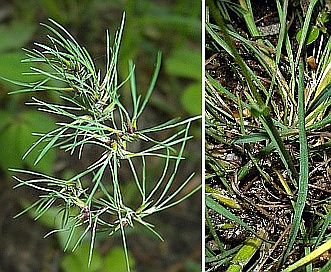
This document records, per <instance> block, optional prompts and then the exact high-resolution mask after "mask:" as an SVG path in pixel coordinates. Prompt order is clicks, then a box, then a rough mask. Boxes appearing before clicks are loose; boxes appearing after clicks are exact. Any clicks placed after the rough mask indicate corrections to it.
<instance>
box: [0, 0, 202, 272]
mask: <svg viewBox="0 0 331 272" xmlns="http://www.w3.org/2000/svg"><path fill="white" fill-rule="evenodd" d="M0 4H1V9H0V37H1V42H0V76H3V77H6V78H9V79H14V80H17V81H27V80H29V78H28V77H27V76H26V75H23V73H24V72H27V71H29V64H26V63H21V60H22V59H24V58H25V55H24V52H23V51H22V50H21V48H22V47H25V48H29V49H31V48H33V43H34V42H47V39H46V34H47V33H46V31H45V29H44V28H43V27H41V26H40V25H39V23H40V22H44V23H47V18H52V19H55V20H56V21H57V22H59V23H61V24H62V25H63V26H65V27H66V28H67V29H68V30H69V32H70V33H71V34H72V35H73V36H74V37H75V38H76V39H77V40H78V41H79V43H80V44H81V45H83V46H84V47H86V48H87V49H88V51H89V52H90V53H91V55H92V56H93V57H94V60H95V62H96V63H97V65H98V66H99V67H101V68H102V65H103V63H104V57H105V30H106V29H109V30H110V33H112V34H113V33H114V32H115V31H116V29H117V28H118V26H119V24H120V21H121V17H122V13H123V11H125V12H126V22H125V30H124V37H123V41H122V46H121V51H120V63H119V73H120V76H121V78H122V80H123V79H124V78H125V77H126V76H127V71H128V69H127V67H128V61H129V59H132V60H133V61H134V63H135V65H136V79H137V86H138V91H141V92H143V91H144V90H146V89H147V86H148V84H149V81H150V78H151V75H152V72H153V69H154V65H155V61H156V55H157V52H158V51H161V52H162V53H163V62H162V69H161V74H160V77H159V79H158V82H157V85H156V88H155V90H154V93H153V95H152V98H151V101H150V105H149V107H148V108H149V109H148V112H147V116H146V118H145V123H146V124H147V125H146V126H148V124H152V123H153V124H157V123H160V122H162V121H165V120H168V119H171V118H174V117H178V116H180V117H182V118H185V117H188V116H192V115H199V114H201V93H202V91H201V74H202V71H201V67H202V61H201V40H202V39H201V2H200V1H189V0H178V1H165V0H164V1H161V0H159V1H151V0H140V1H130V0H119V1H110V0H109V1H106V0H92V1H87V0H81V1H78V0H74V1H71V0H24V1H18V0H17V1H10V0H9V1H0ZM15 88H17V87H16V86H14V85H11V84H9V83H6V82H5V81H0V105H1V108H0V143H1V148H0V173H1V175H0V177H1V180H0V205H1V207H2V208H1V210H0V231H1V233H0V249H1V250H0V271H4V272H7V271H22V272H29V271H71V272H72V271H80V272H83V271H100V272H101V271H125V270H124V267H125V266H124V257H123V253H122V249H121V243H120V237H115V238H108V237H107V236H105V237H104V238H103V239H100V241H99V242H98V243H97V248H96V251H95V255H94V261H93V263H92V266H91V267H90V269H87V261H86V254H87V252H88V247H87V246H85V245H84V244H83V245H82V247H81V248H79V250H77V251H75V252H74V253H63V250H62V246H61V245H62V242H61V239H63V237H61V235H57V236H56V235H54V236H52V237H49V238H46V239H44V238H43V236H44V235H45V234H46V233H47V232H48V231H49V230H50V229H53V228H55V227H56V223H57V222H55V221H54V219H53V215H51V214H50V215H49V216H48V217H46V218H44V219H43V220H41V221H37V222H35V221H34V220H33V219H31V218H30V217H29V216H28V215H24V216H22V217H20V218H18V219H15V220H14V219H12V217H13V216H14V215H15V214H16V213H18V212H19V211H20V210H22V208H23V204H22V203H24V201H29V199H30V198H31V199H34V198H35V193H33V192H30V191H25V190H24V189H22V190H15V191H14V190H13V189H12V186H13V185H14V181H13V180H12V179H11V177H10V176H11V173H10V172H9V171H8V170H7V169H8V168H30V169H34V170H38V171H41V172H44V173H48V174H52V175H64V174H65V171H64V170H63V169H66V171H68V168H69V169H70V167H72V165H73V163H72V162H70V160H69V162H68V161H66V160H65V159H64V158H66V157H67V156H66V155H65V154H59V153H56V152H53V153H52V152H50V153H49V154H48V155H47V156H46V159H45V160H44V161H43V162H41V163H40V164H38V166H33V163H32V162H33V159H30V160H29V158H33V156H34V155H35V154H31V157H28V158H27V159H26V160H24V161H22V159H21V158H22V156H23V154H24V153H25V152H26V150H27V149H28V148H29V147H30V146H31V144H32V143H33V142H34V141H35V139H36V138H35V137H33V136H32V135H31V133H32V132H41V131H49V130H50V129H51V128H52V126H54V120H53V119H52V118H51V117H50V116H47V115H45V114H42V113H40V112H38V111H36V110H35V109H34V108H33V107H29V106H26V105H25V102H26V101H29V99H30V95H26V94H24V95H10V96H9V95H8V94H7V93H8V92H9V91H12V90H14V89H15ZM125 88H128V87H127V86H125V87H124V90H123V93H122V95H123V98H124V99H128V100H129V99H130V97H129V96H128V97H127V98H126V97H125V95H126V93H127V94H129V92H128V91H127V92H126V91H125ZM44 96H45V95H44ZM47 99H48V100H49V99H52V95H48V97H47ZM191 133H192V134H193V135H194V136H195V138H194V140H192V141H191V143H190V144H189V146H188V150H187V155H186V157H188V159H187V163H186V165H185V169H184V170H183V171H182V172H181V173H182V174H183V179H185V177H186V175H187V174H189V173H191V172H196V173H197V174H196V176H195V178H194V179H193V180H192V184H193V185H192V186H194V185H197V184H199V183H200V182H201V176H200V175H201V125H200V124H199V122H196V124H195V125H194V127H193V128H192V131H191ZM29 156H30V155H29ZM82 164H84V163H82ZM74 170H75V169H73V170H72V171H74ZM156 171H157V170H156ZM183 179H182V180H183ZM23 200H24V201H23ZM152 222H153V223H154V224H155V225H156V226H158V227H157V229H158V230H159V231H160V233H161V234H162V235H163V237H164V238H165V242H160V241H159V240H157V239H156V238H155V237H153V236H151V235H150V233H144V232H143V231H142V230H139V228H138V230H137V231H134V232H132V233H130V234H129V250H130V254H131V257H132V264H133V267H134V269H133V271H169V272H171V271H201V240H202V239H201V196H200V194H196V195H194V196H193V197H191V198H190V199H189V200H188V201H185V202H184V203H182V204H180V205H179V206H176V207H175V208H172V209H170V210H169V211H165V212H163V213H161V214H159V215H157V217H156V218H154V219H153V220H152Z"/></svg>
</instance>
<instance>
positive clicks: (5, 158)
mask: <svg viewBox="0 0 331 272" xmlns="http://www.w3.org/2000/svg"><path fill="white" fill-rule="evenodd" d="M0 114H1V120H2V121H0V129H1V128H2V130H0V141H1V144H2V150H1V156H0V168H1V169H2V170H4V171H5V172H7V169H8V168H23V165H24V164H27V165H28V166H29V167H31V168H33V169H36V170H39V171H42V172H44V173H46V174H49V173H52V169H53V162H54V159H55V153H54V152H53V151H52V152H49V154H47V156H45V159H44V160H43V161H42V162H40V164H39V165H37V166H34V165H33V160H31V159H28V160H26V161H23V160H22V156H23V154H24V153H25V152H26V151H27V149H28V148H29V147H30V146H31V145H32V144H33V142H34V141H35V140H36V137H35V136H32V133H33V132H42V131H45V130H46V131H47V130H50V128H51V127H53V126H54V124H53V123H54V122H53V119H52V118H50V117H49V116H46V115H45V114H42V113H40V112H37V111H26V112H22V113H20V114H17V115H10V114H9V113H5V112H1V113H0ZM9 115H10V116H11V117H9ZM37 154H38V151H37V150H34V151H32V152H31V154H30V155H29V156H34V157H36V156H37Z"/></svg>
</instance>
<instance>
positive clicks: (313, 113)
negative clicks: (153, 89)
mask: <svg viewBox="0 0 331 272" xmlns="http://www.w3.org/2000/svg"><path fill="white" fill-rule="evenodd" d="M206 2H207V4H208V5H209V8H210V13H211V15H212V16H213V19H214V22H216V23H217V24H218V25H217V26H216V25H213V24H212V23H209V22H208V23H206V32H207V34H208V35H209V36H207V37H208V45H207V55H208V54H210V55H211V57H210V59H208V61H207V62H208V68H207V72H206V135H207V136H206V138H207V150H206V153H207V156H206V157H207V163H206V166H207V172H208V174H207V178H208V179H207V181H206V182H207V183H209V184H208V185H209V187H208V192H207V196H206V204H207V208H208V209H207V213H206V214H207V220H206V226H207V235H206V237H207V241H208V243H207V244H208V245H209V244H210V245H211V246H208V245H207V246H206V267H207V268H208V269H209V270H208V271H216V270H222V271H223V270H224V271H225V270H226V269H229V270H230V269H231V271H239V270H242V269H244V270H256V271H283V270H282V269H285V270H284V271H293V270H295V269H298V268H299V267H300V266H302V268H303V267H304V266H306V270H307V271H312V270H314V269H317V270H318V271H328V270H329V269H330V267H331V266H330V262H328V261H327V260H325V259H324V260H323V261H321V259H319V258H318V256H319V254H322V252H325V251H327V250H329V248H330V243H329V240H328V239H329V233H328V232H327V230H326V226H328V225H329V224H330V212H329V209H328V207H327V206H328V204H327V203H328V199H329V197H330V190H329V189H330V186H329V184H330V182H329V181H330V178H329V174H328V173H329V162H330V152H329V150H328V149H327V148H326V145H325V144H322V145H321V142H324V141H326V142H328V143H329V137H324V136H325V132H328V131H329V130H330V116H329V115H328V112H329V109H328V108H329V107H330V103H331V102H330V99H329V98H330V89H329V84H330V79H329V76H328V75H329V71H330V67H331V66H330V60H331V58H330V48H331V39H330V37H329V36H328V37H326V36H323V34H322V33H320V34H321V37H319V39H321V40H320V41H319V42H318V43H316V44H315V48H314V49H313V50H312V48H311V46H313V44H314V43H313V44H312V45H309V47H310V48H309V47H307V44H308V43H309V42H310V41H309V27H310V26H311V25H312V24H315V22H314V13H315V12H316V13H317V12H318V7H317V6H318V1H317V0H313V1H310V2H309V6H308V9H307V11H306V13H305V15H304V16H301V15H300V12H298V13H297V14H296V15H295V16H294V21H295V23H293V24H292V28H291V30H289V31H288V25H287V19H288V16H287V14H288V13H287V10H288V5H290V4H289V1H276V2H271V3H272V4H271V5H272V8H270V6H269V3H268V4H267V5H266V6H265V7H264V8H265V10H264V12H261V11H260V9H259V11H256V12H259V14H256V12H255V9H254V8H252V7H253V5H254V4H255V7H256V6H258V5H260V3H259V2H258V1H249V0H248V1H239V2H240V6H239V5H238V4H236V3H230V2H224V3H223V2H222V1H206ZM320 9H321V7H320ZM272 11H274V12H272ZM288 11H290V9H289V10H288ZM253 13H255V14H253ZM234 14H236V15H238V16H239V17H240V20H238V18H237V17H236V16H233V15H234ZM272 14H276V16H274V17H273V18H272V19H271V18H270V20H269V19H267V20H266V21H267V22H263V24H268V22H270V21H272V22H275V21H276V22H279V24H280V28H279V33H277V35H275V34H270V36H271V37H269V36H268V35H267V36H262V35H260V34H259V33H258V32H256V31H258V28H257V25H258V24H259V23H258V21H259V20H257V19H258V18H267V17H269V16H272ZM253 15H255V17H254V16H253ZM297 16H298V17H297ZM316 16H317V14H316ZM220 17H221V18H220ZM222 17H223V18H222ZM225 22H226V24H225ZM241 24H245V25H244V27H243V26H242V25H241ZM299 25H302V27H301V35H300V39H299V40H297V39H296V37H295V35H293V34H292V32H294V31H293V30H297V28H298V26H299ZM242 29H247V33H244V34H243V32H242ZM244 31H245V30H244ZM329 34H330V33H329ZM274 35H275V36H274ZM325 38H327V39H328V40H327V41H325V40H323V39H325ZM271 52H272V54H271ZM309 54H311V55H312V56H313V57H314V58H316V67H315V68H314V67H311V65H309V63H308V59H309V56H311V55H309ZM224 78H225V79H224ZM285 79H286V80H285ZM266 107H268V111H269V112H266V111H264V109H266ZM245 110H248V111H249V114H247V112H245ZM266 117H267V118H266ZM317 138H318V139H317ZM319 141H321V142H319ZM315 145H317V146H319V148H318V151H316V148H315ZM285 147H286V148H285ZM296 172H297V173H298V174H297V173H296ZM317 173H318V174H317ZM325 188H328V189H327V190H328V192H325V193H324V190H325ZM284 197H285V198H284ZM260 230H263V233H265V237H266V239H265V240H268V241H264V240H263V239H260V240H262V243H261V244H259V246H260V248H259V251H260V253H259V254H255V253H254V252H256V248H255V247H254V248H248V250H247V247H246V246H245V241H247V240H246V239H250V238H251V236H252V234H253V235H255V236H258V235H259V233H260ZM256 238H259V237H256ZM256 245H257V244H256ZM241 248H242V249H245V248H246V250H245V252H246V253H249V252H251V253H252V254H255V256H254V258H255V261H254V262H250V263H249V264H248V263H246V266H245V267H243V266H242V265H245V262H244V261H243V259H242V260H241V262H240V265H238V263H237V262H236V261H237V260H238V255H239V253H241V251H242V250H241ZM253 249H254V250H253ZM236 252H238V254H236ZM246 256H248V255H246ZM249 256H250V257H252V255H251V254H250V255H249ZM244 260H246V261H247V260H248V259H247V258H246V259H244ZM232 264H234V265H232Z"/></svg>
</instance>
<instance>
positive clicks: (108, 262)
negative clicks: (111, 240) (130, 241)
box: [104, 247, 135, 272]
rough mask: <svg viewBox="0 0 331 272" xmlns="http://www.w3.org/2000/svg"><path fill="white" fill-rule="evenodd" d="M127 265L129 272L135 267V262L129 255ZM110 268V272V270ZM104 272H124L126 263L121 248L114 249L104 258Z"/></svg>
mask: <svg viewBox="0 0 331 272" xmlns="http://www.w3.org/2000/svg"><path fill="white" fill-rule="evenodd" d="M129 263H130V267H131V271H132V272H133V271H134V270H133V269H132V267H134V265H135V260H134V259H133V258H132V257H131V256H130V255H129ZM110 268H111V270H110ZM104 271H116V272H126V271H127V267H126V261H125V254H124V250H123V248H121V247H115V248H113V249H112V250H111V251H109V252H108V254H107V255H106V256H105V260H104Z"/></svg>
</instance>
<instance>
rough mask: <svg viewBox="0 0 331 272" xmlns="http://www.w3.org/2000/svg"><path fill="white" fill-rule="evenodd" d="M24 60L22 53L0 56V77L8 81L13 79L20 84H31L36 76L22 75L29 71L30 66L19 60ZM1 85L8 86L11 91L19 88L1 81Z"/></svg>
mask: <svg viewBox="0 0 331 272" xmlns="http://www.w3.org/2000/svg"><path fill="white" fill-rule="evenodd" d="M24 58H26V56H25V55H24V54H23V53H17V52H14V53H5V54H0V76H1V77H4V78H8V79H13V78H15V81H20V82H32V81H36V80H37V79H38V78H39V79H40V78H41V77H40V76H39V77H36V76H31V75H29V76H26V75H24V74H23V73H26V72H29V71H30V64H28V63H22V62H21V60H22V59H24ZM0 83H1V84H2V85H6V86H10V88H11V90H13V89H15V90H16V89H18V88H21V87H20V86H15V85H13V84H10V83H8V82H7V81H5V80H1V81H0Z"/></svg>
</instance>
